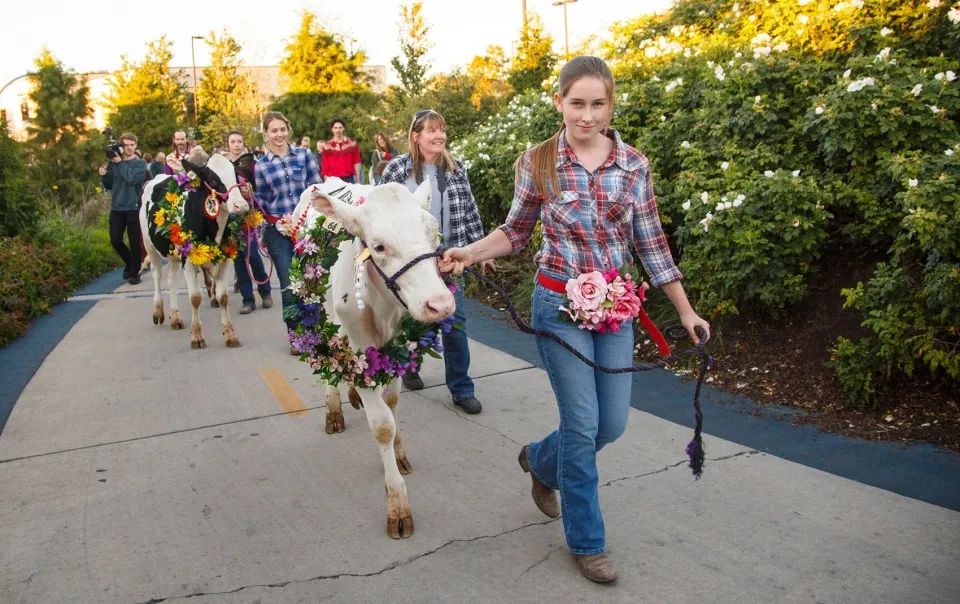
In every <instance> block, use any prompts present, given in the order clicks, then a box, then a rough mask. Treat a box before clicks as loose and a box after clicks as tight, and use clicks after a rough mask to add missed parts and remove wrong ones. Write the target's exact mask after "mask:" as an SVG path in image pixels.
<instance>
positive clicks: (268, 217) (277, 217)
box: [263, 213, 280, 224]
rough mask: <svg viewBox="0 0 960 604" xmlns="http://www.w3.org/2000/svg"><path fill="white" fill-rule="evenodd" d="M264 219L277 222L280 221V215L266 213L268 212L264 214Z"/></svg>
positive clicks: (271, 222)
mask: <svg viewBox="0 0 960 604" xmlns="http://www.w3.org/2000/svg"><path fill="white" fill-rule="evenodd" d="M263 219H264V220H266V221H267V222H269V223H270V224H277V223H278V222H280V217H279V216H271V215H270V214H266V213H264V214H263Z"/></svg>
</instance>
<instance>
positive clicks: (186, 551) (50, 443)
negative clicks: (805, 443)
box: [0, 277, 960, 604]
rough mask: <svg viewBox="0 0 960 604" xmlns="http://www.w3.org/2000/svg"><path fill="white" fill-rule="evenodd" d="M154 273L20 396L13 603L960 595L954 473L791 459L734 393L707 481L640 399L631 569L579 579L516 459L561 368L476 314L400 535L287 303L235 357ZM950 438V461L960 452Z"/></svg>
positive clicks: (249, 322)
mask: <svg viewBox="0 0 960 604" xmlns="http://www.w3.org/2000/svg"><path fill="white" fill-rule="evenodd" d="M116 282H119V278H118V277H117V278H116ZM148 283H149V279H148V280H146V281H144V284H143V285H141V286H137V287H130V286H126V285H125V286H123V287H120V288H118V289H117V290H116V292H115V293H113V294H109V295H103V296H99V295H96V294H95V293H93V294H92V295H91V294H89V292H88V295H86V296H83V297H81V298H80V299H78V300H77V301H75V302H70V303H67V304H66V305H63V306H67V307H69V306H70V305H71V304H83V305H85V307H84V309H85V310H86V312H85V314H84V313H79V314H80V315H82V318H80V319H79V320H78V321H77V322H76V324H75V325H73V327H72V329H70V330H69V332H67V333H66V335H65V337H63V339H62V341H60V342H59V344H58V345H56V346H55V347H53V348H52V350H51V351H50V352H49V355H47V356H46V360H45V361H44V362H43V364H42V365H41V366H40V367H39V370H37V372H36V373H35V374H34V375H33V376H32V379H30V380H29V383H28V384H27V385H26V387H25V388H24V389H23V391H22V393H20V394H19V396H18V397H17V399H16V405H15V406H14V408H13V412H12V414H11V415H10V417H9V420H8V421H7V423H6V426H5V428H4V429H3V432H2V434H0V485H2V488H0V535H2V537H0V603H42V604H53V603H58V602H64V603H67V602H69V603H76V602H179V601H189V602H211V603H212V602H231V603H234V602H243V603H255V602H258V603H264V604H266V603H272V602H317V601H321V600H322V601H332V602H383V601H385V600H386V601H398V602H600V601H602V602H737V603H740V602H782V601H789V602H857V603H859V602H944V603H947V602H951V603H952V602H957V601H960V581H958V580H957V576H958V575H960V559H958V554H957V552H958V549H960V548H958V546H960V512H958V511H956V509H951V508H952V507H955V506H952V505H951V504H950V503H949V501H950V497H952V495H951V493H953V492H955V489H956V485H955V484H954V485H951V488H953V489H954V490H948V494H947V495H946V499H945V500H944V501H941V502H940V505H937V504H935V503H929V502H927V501H921V500H919V499H917V498H914V497H907V496H904V495H903V494H898V493H895V492H892V491H890V490H885V489H880V488H877V487H875V486H870V485H867V484H864V482H863V481H858V480H851V479H850V478H848V477H845V476H843V475H838V473H831V472H829V471H824V470H822V469H817V468H816V467H811V465H813V466H815V465H816V464H807V465H803V464H800V463H795V462H794V461H790V460H789V459H784V458H783V457H780V456H777V455H772V454H770V453H768V452H764V451H766V450H768V449H769V447H767V446H763V447H757V446H753V445H752V444H750V443H749V438H744V439H736V440H740V441H742V442H747V444H742V442H741V443H738V442H736V440H735V439H730V440H728V439H724V438H719V437H717V436H716V435H715V432H713V431H712V429H713V428H714V427H723V426H729V425H730V423H729V421H728V420H727V419H724V418H723V417H722V414H721V413H720V412H719V411H716V410H715V407H711V408H710V409H709V410H708V413H707V419H706V431H707V433H708V434H707V435H706V437H705V443H706V447H707V452H708V464H707V470H706V473H705V475H704V478H703V480H700V481H697V482H694V481H693V480H692V479H691V477H690V474H689V470H688V469H687V468H686V460H685V456H684V454H683V447H684V445H685V444H686V442H687V441H688V440H689V438H690V428H689V425H680V424H677V423H673V422H671V421H668V420H667V419H663V418H662V417H658V416H657V415H654V414H652V413H647V412H644V411H640V410H634V411H632V412H631V418H630V425H629V428H628V430H627V433H626V434H625V435H624V437H623V438H622V439H620V440H619V441H618V442H617V443H615V444H613V445H611V446H610V447H608V448H607V449H604V452H603V454H602V456H601V458H600V470H601V485H602V486H601V502H602V505H603V508H604V514H605V519H606V524H607V533H608V545H609V549H610V550H611V554H612V556H613V560H614V561H615V563H616V565H617V568H618V569H619V571H620V573H621V579H620V581H619V582H618V584H617V585H616V586H613V587H602V586H597V585H593V584H591V583H589V582H587V581H586V580H584V579H582V578H581V577H580V576H579V574H578V573H577V572H576V570H575V568H574V566H573V563H572V561H571V559H570V556H569V555H568V554H567V552H566V549H565V544H564V540H563V530H562V526H561V523H560V522H559V521H551V520H549V519H547V518H545V517H543V516H542V515H540V513H539V512H538V511H537V509H536V508H535V507H534V505H533V504H532V502H531V501H530V499H529V493H528V492H529V479H528V477H527V476H526V475H524V474H523V473H522V472H521V471H520V469H519V467H518V466H517V462H516V454H517V451H518V450H519V448H520V446H521V445H522V444H523V443H525V442H527V441H529V440H532V439H535V438H538V437H541V436H542V435H544V434H545V433H546V432H548V431H549V430H551V429H552V428H553V427H554V426H555V423H556V421H557V413H556V409H555V403H554V400H553V396H552V393H551V391H550V388H549V384H548V381H547V378H546V375H545V373H544V372H543V371H542V370H541V369H540V368H538V367H537V366H535V364H534V363H533V362H531V361H532V360H533V359H531V358H529V351H530V344H531V342H532V340H530V339H529V338H526V337H525V336H522V335H521V334H518V333H516V332H511V330H509V328H507V327H506V326H505V325H502V324H498V323H497V322H496V321H493V320H490V319H489V318H488V317H486V316H484V314H483V313H484V312H485V311H482V310H480V309H478V308H476V307H475V306H471V311H472V312H471V314H470V320H471V321H472V322H473V323H472V325H471V329H470V333H471V336H473V337H475V338H476V340H474V342H473V344H472V352H473V368H472V374H473V375H474V376H475V379H476V383H477V395H478V397H479V398H480V399H481V400H482V401H483V403H484V411H483V413H482V414H480V415H477V416H467V415H464V414H463V413H461V412H460V411H459V410H457V409H456V408H455V407H453V405H452V404H451V403H450V401H449V396H448V393H447V391H446V388H445V387H444V386H443V385H442V380H443V372H442V364H441V363H438V362H432V363H430V364H428V366H427V367H426V368H425V370H424V373H423V377H424V381H425V382H426V384H427V388H426V389H424V390H422V391H419V392H404V393H403V394H402V395H401V399H400V400H401V404H400V424H401V430H402V433H403V435H404V442H405V445H406V447H407V451H408V454H409V457H410V461H411V463H412V464H413V467H414V472H413V474H411V475H410V476H408V477H407V488H408V490H409V493H410V498H411V502H412V505H413V510H414V518H415V521H416V533H415V535H414V536H413V537H412V538H410V539H408V540H403V541H393V540H391V539H389V538H388V537H387V536H386V533H385V507H384V501H383V487H382V478H383V472H382V468H381V465H380V461H379V457H378V455H377V452H376V448H375V446H374V443H373V440H372V438H371V436H370V434H369V432H368V429H367V427H366V421H365V419H364V417H363V414H362V411H354V410H353V409H352V408H350V407H349V406H348V407H347V408H346V409H345V412H346V416H347V418H346V419H347V430H346V432H344V433H343V434H339V435H334V436H330V435H327V434H326V433H324V430H323V426H324V416H323V413H324V412H323V408H322V406H323V400H322V396H321V394H320V391H319V390H318V388H317V387H316V383H315V380H314V379H313V377H312V376H311V375H310V372H309V370H308V368H307V367H306V366H305V365H304V364H303V363H300V362H299V361H298V360H297V359H296V358H294V357H291V356H289V355H288V354H287V352H286V350H287V346H286V343H285V340H284V337H283V331H282V325H281V321H280V310H279V308H278V307H274V308H273V309H271V310H267V311H264V310H257V311H256V312H255V313H253V314H252V315H248V316H239V315H236V314H235V315H234V320H235V324H236V326H237V331H238V333H239V336H240V339H241V341H242V342H243V347H242V348H239V349H233V350H229V349H227V348H226V347H225V346H224V345H223V342H222V338H221V337H220V335H219V323H218V320H219V315H218V314H217V313H218V312H219V311H216V310H214V309H210V308H204V309H203V310H202V314H203V319H204V324H205V327H206V337H207V342H208V344H209V348H208V349H206V350H203V351H191V350H190V348H189V331H179V332H173V331H171V330H170V329H169V328H168V327H166V326H164V327H162V328H156V327H154V326H153V325H152V324H151V321H150V312H151V311H150V307H151V303H150V299H149V297H143V295H142V294H145V293H146V290H147V289H148ZM181 303H182V305H183V306H184V307H186V300H185V296H183V295H181ZM231 305H232V306H233V308H234V310H236V309H239V297H238V296H234V297H233V298H232V300H231ZM73 308H76V307H73ZM187 316H189V314H188V313H187ZM510 334H512V336H511V335H510ZM511 338H512V339H511ZM484 342H486V344H485V343H484ZM496 342H514V344H510V345H502V346H499V349H498V347H494V346H491V345H487V344H490V343H496ZM18 345H23V344H18ZM9 359H10V357H9V356H6V357H0V362H3V365H4V366H3V370H4V373H5V374H6V372H7V370H8V368H10V366H11V364H10V363H9V362H8V361H9ZM638 379H643V378H642V377H639V376H638ZM656 380H665V381H664V383H665V384H666V386H664V388H651V387H649V386H648V387H647V388H646V389H644V391H643V394H644V398H645V400H647V401H652V402H650V403H649V404H650V405H652V406H653V407H654V408H655V407H656V405H657V404H658V403H657V401H658V399H660V398H664V399H666V398H669V397H671V396H675V395H676V396H680V395H679V394H677V393H682V397H683V400H684V402H683V405H687V407H684V408H683V411H682V412H681V414H682V415H688V414H689V408H688V405H689V397H690V394H691V392H692V385H691V384H689V383H684V382H681V381H680V380H679V379H677V378H675V377H674V376H671V375H670V374H668V373H666V372H659V376H658V377H657V378H656ZM650 383H654V382H650ZM655 383H659V382H655ZM285 387H288V388H289V389H290V390H289V391H287V392H286V393H284V388H285ZM667 390H669V391H670V392H672V394H664V395H662V396H661V394H660V393H661V392H664V391H667ZM674 391H675V392H674ZM635 392H636V388H635ZM714 404H715V405H716V403H714ZM639 406H643V405H639ZM674 406H675V407H676V406H677V405H674ZM718 406H719V405H718ZM711 412H713V415H711ZM660 415H664V414H663V413H660ZM741 415H742V414H741ZM754 419H756V418H754ZM761 419H762V418H761ZM758 421H759V420H758ZM764 421H768V422H769V421H774V420H764ZM780 423H781V424H784V426H786V427H785V428H784V429H785V430H787V431H788V432H785V433H786V434H788V435H789V434H790V432H789V430H790V429H791V427H790V426H789V424H787V423H785V422H782V421H781V422H780ZM727 430H728V428H723V430H722V431H727ZM757 430H758V431H759V430H760V429H759V428H758V429H757ZM781 438H787V439H789V436H786V437H781ZM937 454H938V455H941V456H942V459H943V460H945V461H944V463H943V464H941V467H946V468H947V470H944V472H948V471H950V469H951V468H952V467H953V466H950V465H949V464H950V463H957V460H956V456H954V455H953V454H947V453H944V452H942V451H939V452H938V453H937ZM788 457H789V456H788ZM899 461H900V460H899V459H888V463H889V464H890V466H891V467H894V466H896V465H898V463H899ZM840 474H842V473H840ZM947 475H948V476H952V480H953V481H956V480H957V476H958V475H957V474H956V473H952V474H947ZM948 480H949V478H948ZM931 498H933V499H936V496H935V495H932V496H931ZM928 499H930V498H928Z"/></svg>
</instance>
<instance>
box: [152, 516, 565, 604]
mask: <svg viewBox="0 0 960 604" xmlns="http://www.w3.org/2000/svg"><path fill="white" fill-rule="evenodd" d="M556 521H557V518H551V519H549V520H541V521H540V522H531V523H529V524H524V525H521V526H518V527H515V528H511V529H507V530H505V531H502V532H500V533H496V534H494V535H478V536H477V537H471V538H469V539H465V538H459V539H451V540H449V541H447V542H446V543H442V544H440V545H438V546H437V547H435V548H433V549H430V550H427V551H425V552H422V553H420V554H417V555H415V556H411V557H409V558H407V559H406V560H397V561H395V562H392V563H390V564H388V565H387V566H385V567H383V568H381V569H380V570H376V571H371V572H367V573H350V572H345V573H337V574H334V575H318V576H316V577H311V578H309V579H291V580H289V581H279V582H277V583H258V584H252V585H244V586H242V587H237V588H235V589H230V590H227V591H209V592H201V593H193V594H184V595H182V596H168V597H164V598H151V599H149V600H145V601H144V602H142V603H141V604H159V603H160V602H166V601H168V600H172V599H186V598H196V597H200V596H223V595H228V594H235V593H239V592H241V591H244V590H247V589H256V588H258V587H261V588H267V589H272V588H276V587H286V586H288V585H294V584H300V583H312V582H314V581H327V580H330V579H339V578H341V577H345V578H352V577H357V578H366V577H375V576H377V575H382V574H384V573H387V572H390V571H392V570H394V569H397V568H400V567H403V566H406V565H408V564H411V563H413V562H416V561H417V560H420V559H422V558H426V557H428V556H432V555H433V554H435V553H437V552H439V551H440V550H442V549H445V548H447V547H449V546H451V545H454V544H458V543H473V542H476V541H482V540H485V539H497V538H499V537H503V536H505V535H509V534H511V533H516V532H518V531H522V530H524V529H527V528H530V527H534V526H545V525H547V524H551V523H553V522H556ZM551 553H552V552H551ZM548 556H549V554H548ZM545 559H546V558H545Z"/></svg>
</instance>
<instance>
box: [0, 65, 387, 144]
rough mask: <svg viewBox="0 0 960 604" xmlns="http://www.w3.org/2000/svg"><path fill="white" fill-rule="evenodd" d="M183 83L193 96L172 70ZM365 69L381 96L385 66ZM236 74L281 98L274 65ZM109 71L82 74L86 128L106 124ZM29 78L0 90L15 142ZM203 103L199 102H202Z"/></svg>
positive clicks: (188, 70) (2, 118) (21, 134)
mask: <svg viewBox="0 0 960 604" xmlns="http://www.w3.org/2000/svg"><path fill="white" fill-rule="evenodd" d="M205 69H206V68H205V67H203V66H200V65H197V84H198V85H199V84H200V82H202V81H203V73H204V70H205ZM170 70H171V71H172V72H174V73H175V74H176V75H177V78H178V79H179V80H180V82H182V83H183V85H184V87H185V88H186V90H187V93H188V94H192V93H193V67H192V66H189V65H188V66H186V67H171V68H170ZM364 70H365V71H366V72H367V74H368V75H369V76H370V89H371V90H372V91H373V92H375V93H377V94H380V93H382V92H383V91H384V90H386V89H387V68H386V66H385V65H366V66H364ZM238 71H239V72H240V73H241V74H243V75H245V76H246V77H247V78H248V79H249V80H250V81H251V82H252V83H253V84H254V85H255V86H256V87H257V90H258V91H259V92H260V97H261V99H262V100H263V102H264V104H265V105H267V104H269V103H270V102H271V101H272V100H273V98H274V97H278V96H280V95H281V94H282V93H283V91H282V90H281V88H280V67H279V66H277V65H262V66H244V67H240V68H239V69H238ZM111 73H112V72H108V71H90V72H85V73H83V74H82V75H83V76H85V77H86V78H87V85H88V86H89V87H90V104H91V107H92V109H93V115H92V116H91V118H90V119H88V120H87V127H88V128H90V129H93V130H103V128H105V127H106V124H107V109H106V106H105V101H106V95H107V92H108V91H109V89H110V87H109V83H108V80H109V78H110V75H111ZM29 94H30V79H29V77H28V75H27V74H23V75H22V76H19V77H16V78H14V79H12V80H10V81H9V82H7V83H5V84H4V85H3V86H2V88H0V123H6V124H7V128H8V131H9V132H10V136H12V137H13V138H14V139H16V140H21V141H22V140H24V139H26V137H27V126H28V125H29V122H30V119H31V118H32V117H33V116H34V115H35V114H36V107H34V106H33V103H32V102H30V99H29ZM201 101H202V99H201Z"/></svg>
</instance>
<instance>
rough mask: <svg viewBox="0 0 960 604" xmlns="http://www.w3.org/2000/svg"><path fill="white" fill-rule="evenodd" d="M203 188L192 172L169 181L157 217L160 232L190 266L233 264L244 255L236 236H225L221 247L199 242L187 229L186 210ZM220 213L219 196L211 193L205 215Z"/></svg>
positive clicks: (171, 250) (154, 222)
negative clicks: (230, 261) (235, 259)
mask: <svg viewBox="0 0 960 604" xmlns="http://www.w3.org/2000/svg"><path fill="white" fill-rule="evenodd" d="M200 186H201V182H200V177H199V176H197V174H196V173H195V172H193V171H192V170H191V171H189V172H178V173H177V174H175V175H174V177H173V178H169V179H167V192H166V194H165V195H164V196H163V198H162V199H161V200H160V204H159V209H158V210H157V212H156V213H155V214H154V216H153V224H155V225H156V226H157V232H158V233H160V234H162V235H165V236H167V237H169V238H170V253H173V252H174V251H176V252H178V253H179V254H180V256H181V257H182V258H185V259H187V260H189V261H190V264H193V265H196V266H203V265H204V264H208V263H211V262H220V261H221V260H223V259H229V260H233V259H234V258H236V257H237V254H238V253H239V252H240V247H239V244H238V242H237V238H236V236H235V235H233V234H232V233H231V234H229V235H226V236H224V238H223V240H222V241H221V242H220V244H219V245H217V243H216V242H215V241H196V240H195V238H194V235H193V233H192V232H191V231H189V230H188V229H185V228H183V207H184V205H185V204H186V201H187V196H188V195H189V194H190V193H194V192H196V191H197V189H199V188H200ZM218 210H219V205H218V200H217V197H216V193H214V192H211V193H210V196H209V197H208V198H207V200H206V203H205V204H204V210H203V211H204V214H205V215H206V216H207V217H208V218H216V217H217V212H218Z"/></svg>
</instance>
